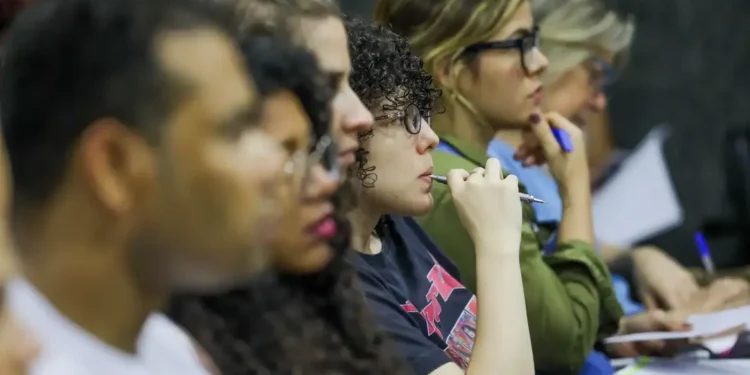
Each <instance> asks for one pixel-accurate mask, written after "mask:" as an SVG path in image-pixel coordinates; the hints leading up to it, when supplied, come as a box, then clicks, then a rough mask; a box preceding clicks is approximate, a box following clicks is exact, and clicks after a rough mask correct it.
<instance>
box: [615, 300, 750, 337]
mask: <svg viewBox="0 0 750 375" xmlns="http://www.w3.org/2000/svg"><path fill="white" fill-rule="evenodd" d="M687 321H688V322H689V323H690V324H692V326H693V327H692V330H690V331H687V332H642V333H634V334H630V335H619V336H612V337H609V338H607V339H605V340H604V342H605V343H617V342H635V341H648V340H676V339H697V338H703V337H712V336H717V335H719V334H723V333H728V332H729V333H730V334H734V333H736V331H741V330H744V329H747V327H748V325H749V324H750V306H743V307H738V308H735V309H729V310H723V311H719V312H715V313H711V314H700V315H691V316H689V317H688V319H687Z"/></svg>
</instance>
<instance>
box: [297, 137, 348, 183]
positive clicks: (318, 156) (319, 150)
mask: <svg viewBox="0 0 750 375" xmlns="http://www.w3.org/2000/svg"><path fill="white" fill-rule="evenodd" d="M319 163H320V164H322V166H323V168H324V169H325V170H326V171H327V172H328V174H329V175H330V176H331V178H334V179H336V180H338V179H339V170H340V166H339V163H338V148H337V147H336V143H335V142H333V139H332V138H331V137H330V136H328V135H324V136H322V137H320V139H318V142H317V143H316V144H315V146H314V147H313V148H312V151H310V152H308V151H304V150H299V151H297V152H295V153H293V154H292V155H291V156H290V157H289V159H288V160H287V162H286V163H285V164H284V173H285V174H286V175H287V177H288V178H289V180H290V183H291V184H292V186H297V187H298V189H300V190H302V189H304V188H305V186H307V185H308V184H309V183H310V170H311V169H312V168H313V167H314V166H315V165H316V164H319Z"/></svg>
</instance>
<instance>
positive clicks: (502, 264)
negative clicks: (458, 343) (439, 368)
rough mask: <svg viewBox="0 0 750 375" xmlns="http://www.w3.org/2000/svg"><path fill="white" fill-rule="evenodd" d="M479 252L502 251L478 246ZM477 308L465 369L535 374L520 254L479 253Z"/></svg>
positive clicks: (480, 374)
mask: <svg viewBox="0 0 750 375" xmlns="http://www.w3.org/2000/svg"><path fill="white" fill-rule="evenodd" d="M480 246H502V245H498V244H488V245H480ZM509 250H510V249H509ZM477 252H478V254H487V253H490V252H492V253H494V254H497V253H499V252H498V251H496V250H492V249H482V248H477ZM510 254H513V253H512V252H511V253H510ZM477 310H478V311H477V335H476V338H475V341H474V348H473V349H472V354H471V361H470V363H469V368H468V369H467V371H466V373H467V374H469V375H485V374H492V373H498V372H500V371H501V370H502V372H505V373H508V374H533V373H534V357H533V352H532V347H531V337H530V335H529V325H528V319H527V315H526V303H525V299H524V288H523V280H522V276H521V267H520V264H519V259H518V255H517V254H513V255H488V256H481V255H478V256H477Z"/></svg>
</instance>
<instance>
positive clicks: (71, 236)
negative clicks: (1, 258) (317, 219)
mask: <svg viewBox="0 0 750 375" xmlns="http://www.w3.org/2000/svg"><path fill="white" fill-rule="evenodd" d="M155 47H156V48H155V50H156V55H157V60H158V61H159V62H160V63H161V64H162V66H163V67H164V69H165V70H166V71H167V72H168V74H171V75H172V76H173V77H175V78H176V79H179V80H181V81H182V82H183V83H185V84H186V85H187V87H189V89H188V91H186V92H185V95H184V97H183V98H182V99H183V100H182V101H181V102H180V103H179V104H177V106H176V108H174V109H173V111H172V113H171V114H170V115H169V116H168V119H167V121H166V122H165V123H164V125H163V128H162V132H161V140H160V143H159V145H158V146H156V147H154V146H153V145H151V144H149V143H148V142H147V141H146V140H145V139H144V138H143V137H141V136H140V135H139V134H137V133H136V132H134V131H132V130H131V129H130V128H129V127H126V126H124V124H122V123H120V122H119V121H117V120H116V119H111V118H104V119H98V120H96V121H95V122H94V123H92V124H91V125H90V126H89V127H88V129H87V131H86V132H85V133H84V135H83V136H82V137H81V139H80V140H79V142H78V144H77V146H76V148H75V149H74V150H73V152H72V155H73V156H72V157H71V159H70V161H69V163H68V167H67V173H66V175H65V177H64V179H63V181H62V182H61V184H60V186H59V188H58V189H57V191H56V193H55V195H54V196H53V197H52V198H50V200H49V202H47V203H45V205H44V206H41V207H40V208H39V209H38V210H34V211H33V212H32V211H29V212H27V213H25V215H23V216H24V217H22V220H23V224H24V226H23V227H22V228H23V229H24V230H20V231H18V232H17V239H18V243H19V245H20V248H21V249H22V250H23V251H22V252H21V253H22V254H24V255H25V256H24V257H23V258H22V263H23V266H24V272H25V275H26V277H27V278H28V279H29V280H30V281H31V283H32V284H33V285H34V286H35V287H36V288H37V289H39V291H40V292H41V293H42V294H43V295H45V296H46V297H47V299H49V300H50V302H51V303H52V304H53V305H54V306H55V307H56V308H57V309H58V310H59V311H60V312H61V313H62V314H63V315H65V316H67V317H68V318H69V319H70V320H71V321H73V322H74V323H76V324H78V325H79V326H81V327H82V328H84V329H85V330H87V331H88V332H89V333H91V334H92V335H94V336H95V337H97V338H99V339H100V340H102V341H103V342H106V343H108V344H110V345H111V346H113V347H116V348H119V349H121V350H123V351H127V352H133V351H134V350H135V345H136V342H137V337H138V335H139V332H140V328H141V327H142V325H143V322H144V321H145V319H146V318H147V316H148V315H149V314H150V313H151V312H152V311H158V310H159V309H161V308H162V307H163V306H164V305H165V304H166V303H167V301H168V298H169V296H170V295H171V294H172V293H174V292H175V291H176V290H178V289H186V290H189V291H220V290H224V289H225V288H227V287H232V286H234V285H235V284H236V283H238V282H243V281H244V280H246V279H247V278H250V277H252V276H254V275H255V274H257V273H258V272H259V271H261V270H263V269H265V267H266V266H267V264H268V261H269V259H270V254H269V251H268V250H267V247H265V246H263V245H264V244H265V243H266V241H267V238H265V236H264V235H262V234H263V233H267V232H269V231H270V230H269V229H272V226H269V225H268V224H267V223H273V222H274V221H275V217H276V214H275V213H274V208H275V204H273V205H268V202H271V203H275V201H276V194H277V193H276V190H277V188H278V187H280V186H279V184H280V183H282V182H283V180H282V179H281V172H282V165H283V162H284V152H283V151H282V148H281V147H280V146H279V145H278V143H277V142H275V141H274V140H273V139H272V138H271V137H270V136H268V134H267V133H266V132H265V131H263V130H262V129H261V128H260V127H259V126H258V124H257V121H256V120H257V118H255V116H253V114H254V112H257V107H256V94H255V91H254V89H253V86H252V81H251V79H250V78H249V77H248V76H247V74H246V72H245V70H244V64H243V63H242V61H243V60H242V58H241V56H240V54H239V51H238V50H237V49H236V48H235V47H234V44H233V43H232V42H231V40H230V39H229V38H228V37H227V36H225V35H223V34H220V33H218V32H217V31H215V30H213V29H208V28H205V29H195V30H191V31H188V32H167V33H164V34H162V35H161V36H160V37H159V38H158V39H157V40H156V43H155ZM71 217H75V218H76V220H70V218H71ZM81 301H85V303H81Z"/></svg>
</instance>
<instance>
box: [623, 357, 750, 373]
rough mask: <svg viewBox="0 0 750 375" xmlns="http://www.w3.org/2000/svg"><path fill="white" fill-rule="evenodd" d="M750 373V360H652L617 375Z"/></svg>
mask: <svg viewBox="0 0 750 375" xmlns="http://www.w3.org/2000/svg"><path fill="white" fill-rule="evenodd" d="M747 374H750V360H747V359H719V360H679V359H676V360H652V361H650V362H648V363H645V364H644V363H636V364H634V365H631V366H628V367H626V368H624V369H622V370H620V371H618V372H617V373H616V375H747Z"/></svg>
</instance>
